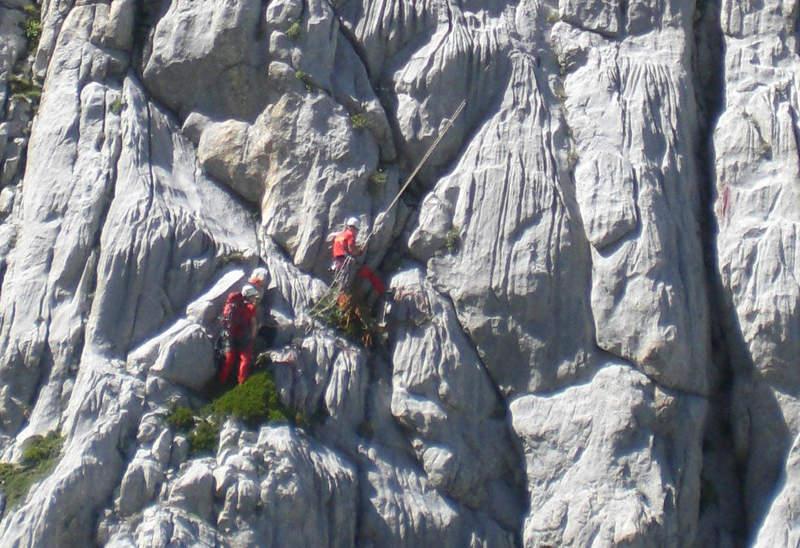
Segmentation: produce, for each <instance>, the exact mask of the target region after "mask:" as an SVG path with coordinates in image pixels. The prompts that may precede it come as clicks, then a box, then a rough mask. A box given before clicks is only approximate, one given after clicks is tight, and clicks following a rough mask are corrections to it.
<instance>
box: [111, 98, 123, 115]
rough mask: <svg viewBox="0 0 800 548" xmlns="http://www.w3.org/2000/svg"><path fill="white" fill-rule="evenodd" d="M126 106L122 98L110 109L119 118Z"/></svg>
mask: <svg viewBox="0 0 800 548" xmlns="http://www.w3.org/2000/svg"><path fill="white" fill-rule="evenodd" d="M125 106H126V105H125V103H123V102H122V98H121V97H117V98H116V99H114V100H113V101H112V102H111V106H110V107H109V108H110V109H111V112H112V113H114V114H115V115H117V116H119V114H120V113H121V112H122V109H123V108H125Z"/></svg>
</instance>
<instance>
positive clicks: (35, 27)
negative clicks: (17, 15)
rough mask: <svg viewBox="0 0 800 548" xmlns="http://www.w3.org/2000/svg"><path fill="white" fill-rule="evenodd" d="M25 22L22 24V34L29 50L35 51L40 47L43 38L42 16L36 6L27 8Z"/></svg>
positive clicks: (25, 9)
mask: <svg viewBox="0 0 800 548" xmlns="http://www.w3.org/2000/svg"><path fill="white" fill-rule="evenodd" d="M23 11H24V12H25V16H26V17H25V21H23V23H22V32H23V33H24V34H25V39H26V40H27V41H28V50H29V51H32V50H35V49H36V48H37V47H38V46H39V38H41V36H42V15H41V12H40V11H39V7H38V6H36V5H29V6H25V8H24V10H23Z"/></svg>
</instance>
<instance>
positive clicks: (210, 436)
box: [189, 419, 219, 455]
mask: <svg viewBox="0 0 800 548" xmlns="http://www.w3.org/2000/svg"><path fill="white" fill-rule="evenodd" d="M218 445H219V424H218V423H217V422H216V421H215V420H213V419H204V420H201V421H199V422H198V423H197V426H195V427H194V429H192V432H191V433H190V434H189V452H190V453H191V454H192V455H197V454H204V453H205V454H214V453H216V452H217V446H218Z"/></svg>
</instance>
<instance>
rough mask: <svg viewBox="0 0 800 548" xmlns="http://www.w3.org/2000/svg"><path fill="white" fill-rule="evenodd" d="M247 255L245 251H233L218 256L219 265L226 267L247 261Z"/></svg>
mask: <svg viewBox="0 0 800 548" xmlns="http://www.w3.org/2000/svg"><path fill="white" fill-rule="evenodd" d="M248 258H249V257H248V254H247V252H245V251H241V250H238V249H234V250H232V251H229V252H228V253H225V254H224V255H222V256H220V258H219V265H220V266H226V265H229V264H231V263H242V262H245V261H247V260H248Z"/></svg>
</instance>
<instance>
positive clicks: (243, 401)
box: [206, 371, 288, 426]
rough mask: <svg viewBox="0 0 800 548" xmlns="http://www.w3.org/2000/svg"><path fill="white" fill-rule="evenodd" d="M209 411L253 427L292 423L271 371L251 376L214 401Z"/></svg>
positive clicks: (214, 414) (208, 407) (213, 414)
mask: <svg viewBox="0 0 800 548" xmlns="http://www.w3.org/2000/svg"><path fill="white" fill-rule="evenodd" d="M206 411H207V412H208V413H209V414H210V415H212V416H215V417H236V418H238V419H240V420H242V421H243V422H244V423H246V424H248V425H249V426H258V425H259V424H263V423H265V422H268V421H288V410H286V409H285V408H284V407H283V405H282V404H281V400H280V397H279V396H278V389H277V388H276V386H275V381H274V380H273V379H272V375H270V374H269V372H268V371H259V372H258V373H254V374H253V375H250V377H248V379H247V380H246V381H245V382H243V383H242V384H240V385H237V386H235V387H234V388H232V389H231V390H229V391H228V392H225V393H224V394H222V395H221V396H219V397H218V398H216V399H214V400H213V401H212V402H211V403H210V404H209V405H208V406H207V408H206Z"/></svg>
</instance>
